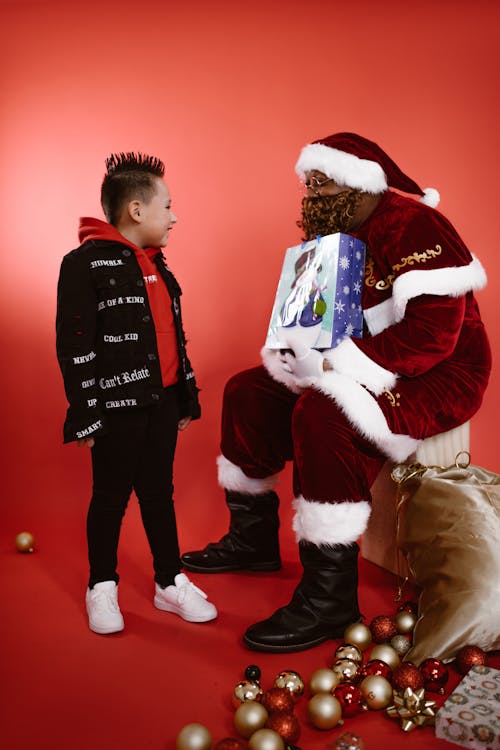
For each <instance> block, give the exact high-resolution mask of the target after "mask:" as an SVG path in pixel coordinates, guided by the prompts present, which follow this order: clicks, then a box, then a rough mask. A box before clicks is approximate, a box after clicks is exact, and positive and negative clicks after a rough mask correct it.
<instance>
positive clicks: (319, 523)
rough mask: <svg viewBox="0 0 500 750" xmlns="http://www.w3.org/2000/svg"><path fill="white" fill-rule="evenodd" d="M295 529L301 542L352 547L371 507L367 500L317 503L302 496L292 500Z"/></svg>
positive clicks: (367, 517) (361, 532) (366, 521)
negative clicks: (350, 545) (348, 545)
mask: <svg viewBox="0 0 500 750" xmlns="http://www.w3.org/2000/svg"><path fill="white" fill-rule="evenodd" d="M293 507H294V509H295V515H294V517H293V530H294V531H295V536H296V538H297V541H298V542H311V543H312V544H316V545H320V544H323V545H331V546H333V545H337V544H344V545H345V544H352V543H353V542H355V541H356V540H357V539H358V538H359V537H360V536H361V534H363V532H364V531H365V529H366V527H367V525H368V519H369V518H370V512H371V507H370V503H369V502H367V501H366V500H361V501H360V502H357V503H356V502H351V501H349V500H346V501H344V502H340V503H318V502H316V501H314V500H306V499H305V498H304V497H302V495H301V496H300V497H297V498H295V500H294V501H293Z"/></svg>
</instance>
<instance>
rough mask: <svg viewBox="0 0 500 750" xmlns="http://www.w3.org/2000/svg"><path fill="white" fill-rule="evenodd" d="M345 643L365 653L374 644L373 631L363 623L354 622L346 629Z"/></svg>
mask: <svg viewBox="0 0 500 750" xmlns="http://www.w3.org/2000/svg"><path fill="white" fill-rule="evenodd" d="M344 641H345V642H346V643H350V644H351V645H353V646H357V647H358V648H359V649H360V651H365V650H366V649H367V648H368V646H369V645H370V643H371V642H372V634H371V630H370V628H369V627H367V626H366V625H363V623H362V622H354V623H353V624H352V625H348V627H347V628H346V629H345V631H344Z"/></svg>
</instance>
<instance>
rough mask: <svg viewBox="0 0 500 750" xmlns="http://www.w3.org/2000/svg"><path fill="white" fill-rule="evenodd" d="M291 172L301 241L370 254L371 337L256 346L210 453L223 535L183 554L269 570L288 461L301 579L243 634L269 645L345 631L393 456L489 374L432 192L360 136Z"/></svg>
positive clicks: (275, 554)
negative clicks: (224, 519)
mask: <svg viewBox="0 0 500 750" xmlns="http://www.w3.org/2000/svg"><path fill="white" fill-rule="evenodd" d="M296 171H297V173H298V174H299V176H300V177H301V179H302V180H303V181H304V184H305V188H306V195H305V197H304V200H303V204H302V220H301V222H299V224H300V225H301V226H302V229H303V232H304V238H305V239H310V238H313V237H316V236H317V235H327V234H332V233H334V232H345V233H349V234H351V235H353V236H354V237H357V238H359V239H360V240H362V241H363V242H364V243H365V245H366V253H367V256H366V267H365V277H364V286H363V293H362V307H363V315H364V326H365V330H364V334H363V337H362V338H345V339H343V340H342V341H341V343H340V344H339V345H338V346H336V347H335V348H333V349H328V350H323V351H318V350H316V349H306V348H305V347H304V348H297V346H296V345H295V349H294V351H293V352H290V351H287V352H283V351H282V352H280V351H275V350H266V349H264V350H263V351H262V358H263V365H261V366H260V367H256V368H253V369H250V370H246V371H244V372H242V373H239V374H238V375H236V376H234V377H233V378H231V379H230V380H229V382H228V384H227V385H226V388H225V392H224V402H223V414H222V440H221V451H222V455H221V456H220V457H219V459H218V469H219V481H220V484H221V486H222V487H223V488H224V490H225V493H226V501H227V506H228V508H229V511H230V517H231V521H230V528H229V532H228V533H227V534H226V535H225V536H224V537H223V538H222V539H221V540H220V541H219V542H215V543H210V544H208V545H207V546H206V547H205V548H204V549H202V550H197V551H192V552H187V553H185V554H184V555H183V557H182V560H183V564H184V566H185V567H186V568H187V569H188V570H194V571H197V572H206V573H221V572H225V571H231V570H242V569H248V570H252V571H258V570H263V571H270V570H277V569H278V568H279V567H280V565H281V563H280V553H279V544H278V527H279V519H278V503H279V501H278V496H277V494H276V492H275V491H274V488H275V485H276V483H277V480H278V475H279V473H280V471H281V470H282V469H283V467H284V465H285V462H286V461H293V476H294V494H295V500H294V510H295V514H294V519H293V528H294V531H295V534H296V538H297V542H298V545H299V554H300V560H301V563H302V566H303V575H302V578H301V580H300V582H299V583H298V585H297V587H296V589H295V592H294V594H293V597H292V599H291V601H290V602H289V603H288V604H287V605H286V606H283V607H281V608H280V609H278V610H277V611H276V612H275V613H274V614H272V615H271V617H269V618H268V619H267V620H264V621H262V622H258V623H257V624H255V625H252V626H251V627H249V628H248V630H247V631H246V633H245V635H244V642H245V643H246V645H247V646H248V647H249V648H252V649H256V650H261V651H273V652H288V651H298V650H302V649H306V648H310V647H312V646H315V645H317V644H319V643H321V642H323V641H325V640H326V639H328V638H336V637H339V636H341V635H342V634H343V631H344V629H345V627H346V626H347V625H348V624H350V623H352V622H354V621H356V620H358V619H359V617H360V612H359V608H358V598H357V581H358V572H357V557H358V551H359V548H358V545H357V540H358V538H359V537H360V536H361V534H363V532H364V531H365V529H366V526H367V522H368V519H369V516H370V501H371V498H370V486H371V485H372V483H373V481H374V479H375V477H376V475H377V473H378V472H379V470H380V469H381V467H382V465H383V464H384V462H385V461H386V460H387V458H390V459H392V460H393V461H404V460H405V459H407V458H408V457H409V456H410V455H411V454H412V453H413V452H414V451H415V450H416V448H417V446H418V444H419V441H421V440H423V439H424V438H426V437H429V436H431V435H436V434H438V433H440V432H445V431H447V430H450V429H452V428H454V427H457V426H459V425H461V424H463V423H464V422H466V421H467V420H468V419H470V417H471V416H472V415H473V414H474V413H475V412H476V411H477V410H478V408H479V406H480V404H481V401H482V398H483V394H484V391H485V389H486V386H487V383H488V377H489V373H490V367H491V354H490V348H489V344H488V339H487V337H486V334H485V331H484V327H483V324H482V322H481V318H480V315H479V310H478V306H477V303H476V300H475V299H474V294H473V293H474V291H475V290H477V289H481V288H482V287H483V286H484V285H485V283H486V275H485V272H484V270H483V267H482V265H481V263H480V262H479V260H478V259H477V258H476V257H475V256H474V255H472V254H471V253H470V252H469V250H468V249H467V247H466V246H465V244H464V243H463V241H462V240H461V238H460V237H459V235H458V234H457V232H456V230H455V229H454V228H453V226H452V225H451V224H450V222H449V221H448V220H447V219H446V218H445V217H444V216H443V215H442V214H440V213H439V212H438V211H437V210H436V208H435V206H436V205H437V203H438V202H439V195H438V193H437V191H435V190H433V189H428V190H425V191H423V190H421V188H420V187H419V186H418V185H417V184H416V183H415V182H414V181H413V180H411V179H410V178H409V177H408V176H407V175H405V174H404V173H403V172H402V171H401V170H400V169H399V167H398V166H397V165H396V164H395V163H394V161H392V159H390V158H389V156H388V155H387V154H386V153H385V152H384V151H383V150H382V149H381V148H380V147H379V146H378V145H377V144H375V143H373V142H372V141H369V140H367V139H366V138H363V137H361V136H359V135H356V134H354V133H337V134H335V135H332V136H329V137H327V138H322V139H320V140H318V141H315V142H313V143H310V144H308V145H307V146H305V147H304V148H303V149H302V152H301V153H300V156H299V159H298V162H297V165H296ZM395 191H397V192H395ZM401 193H407V194H410V195H412V196H417V198H414V197H408V196H407V195H401ZM291 348H292V349H293V346H292V347H291Z"/></svg>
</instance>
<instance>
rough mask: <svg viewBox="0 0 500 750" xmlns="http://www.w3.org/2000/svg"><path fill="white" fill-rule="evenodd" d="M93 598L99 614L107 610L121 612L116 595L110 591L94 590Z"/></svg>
mask: <svg viewBox="0 0 500 750" xmlns="http://www.w3.org/2000/svg"><path fill="white" fill-rule="evenodd" d="M92 600H93V603H94V606H95V609H96V611H97V612H98V613H99V614H102V613H105V612H113V613H116V612H119V611H120V610H119V607H118V602H117V601H116V597H115V596H113V594H112V593H111V592H110V591H94V592H93V596H92Z"/></svg>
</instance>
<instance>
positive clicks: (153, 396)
mask: <svg viewBox="0 0 500 750" xmlns="http://www.w3.org/2000/svg"><path fill="white" fill-rule="evenodd" d="M151 398H152V399H153V401H159V400H160V394H159V393H152V394H151Z"/></svg>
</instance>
